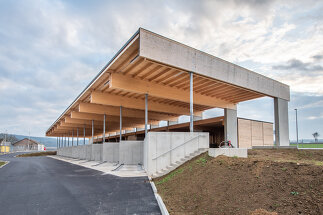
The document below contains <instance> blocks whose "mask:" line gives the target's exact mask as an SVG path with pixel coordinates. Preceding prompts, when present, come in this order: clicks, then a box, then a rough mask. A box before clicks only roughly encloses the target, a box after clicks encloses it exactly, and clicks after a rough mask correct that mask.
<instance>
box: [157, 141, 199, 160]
mask: <svg viewBox="0 0 323 215" xmlns="http://www.w3.org/2000/svg"><path fill="white" fill-rule="evenodd" d="M199 137H205V135H197V136H196V137H193V138H191V139H189V140H187V141H185V142H184V143H182V144H180V145H178V146H176V147H174V148H172V149H169V150H168V151H166V152H163V153H162V154H160V155H158V156H156V157H155V158H153V160H156V159H157V158H159V157H161V156H163V155H165V154H167V153H169V152H171V151H173V150H175V149H177V148H179V147H181V146H183V145H185V144H186V143H188V142H191V141H192V140H195V139H197V138H199Z"/></svg>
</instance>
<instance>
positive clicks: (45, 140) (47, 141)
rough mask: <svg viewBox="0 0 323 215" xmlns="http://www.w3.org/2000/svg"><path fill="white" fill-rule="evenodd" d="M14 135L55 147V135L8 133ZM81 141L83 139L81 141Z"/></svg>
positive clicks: (20, 138)
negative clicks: (34, 135) (38, 135)
mask: <svg viewBox="0 0 323 215" xmlns="http://www.w3.org/2000/svg"><path fill="white" fill-rule="evenodd" d="M10 135H13V136H15V137H16V138H17V139H18V140H22V139H24V138H30V139H32V140H35V141H37V142H39V143H41V144H44V145H45V146H46V147H55V148H56V137H33V136H30V137H29V136H25V135H19V134H10ZM81 142H82V143H83V139H82V141H81ZM85 143H86V144H87V139H86V140H85Z"/></svg>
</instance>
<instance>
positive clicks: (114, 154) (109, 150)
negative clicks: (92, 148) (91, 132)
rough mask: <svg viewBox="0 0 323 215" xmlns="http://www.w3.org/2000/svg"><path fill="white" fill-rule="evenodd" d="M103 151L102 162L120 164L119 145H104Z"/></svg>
mask: <svg viewBox="0 0 323 215" xmlns="http://www.w3.org/2000/svg"><path fill="white" fill-rule="evenodd" d="M102 151H103V153H102V161H106V162H110V163H117V162H119V143H104V144H103V150H102Z"/></svg>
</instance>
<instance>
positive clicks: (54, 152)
mask: <svg viewBox="0 0 323 215" xmlns="http://www.w3.org/2000/svg"><path fill="white" fill-rule="evenodd" d="M47 155H56V151H48V152H35V153H26V154H21V155H17V157H37V156H47Z"/></svg>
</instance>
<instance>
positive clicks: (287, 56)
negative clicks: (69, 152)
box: [0, 0, 323, 139]
mask: <svg viewBox="0 0 323 215" xmlns="http://www.w3.org/2000/svg"><path fill="white" fill-rule="evenodd" d="M296 2H297V3H296ZM322 11H323V1H311V0H306V1H294V0H292V1H286V0H284V1H260V0H259V1H257V0H251V1H238V0H237V1H227V0H226V1H224V0H223V1H194V0H192V1H188V0H183V1H173V0H170V1H152V0H147V1H49V0H48V1H46V0H30V1H29V0H24V1H10V0H8V1H4V0H0V99H1V100H0V132H4V131H7V132H9V133H16V134H28V133H29V131H30V134H31V135H34V136H44V135H45V131H46V130H47V128H48V127H49V126H50V125H51V124H52V123H53V122H54V121H55V120H56V119H57V117H58V116H59V115H60V114H61V113H62V112H63V111H64V110H65V109H66V108H67V106H68V105H69V104H70V103H71V102H72V101H73V100H74V99H75V98H76V96H77V95H78V94H79V93H80V92H81V91H82V90H83V89H84V88H85V86H86V85H87V84H88V83H89V82H90V80H92V78H93V77H94V76H95V75H96V74H97V73H98V72H99V71H100V70H101V69H102V68H103V66H104V65H105V64H106V63H107V62H108V61H109V60H110V59H111V57H112V56H113V55H114V54H115V53H116V52H117V51H118V50H119V49H120V48H121V47H122V46H123V44H124V43H125V42H126V41H127V40H128V39H129V38H130V37H131V36H132V35H133V34H134V33H135V32H136V31H137V29H138V28H139V27H143V28H146V29H148V30H151V31H153V32H156V33H158V34H161V35H163V36H166V37H169V38H171V39H174V40H177V41H179V42H182V43H185V44H187V45H189V46H192V47H194V48H197V49H199V50H202V51H205V52H207V53H210V54H212V55H215V56H217V57H220V58H223V59H225V60H228V61H230V62H233V63H236V64H238V65H240V66H243V67H245V68H248V69H251V70H253V71H255V72H258V73H260V74H263V75H266V76H269V77H271V78H274V79H276V80H278V81H281V82H283V83H286V84H288V85H290V88H291V101H290V103H289V121H290V138H291V139H295V133H296V132H295V113H294V108H298V109H299V131H300V132H299V136H300V139H302V138H312V133H314V132H315V131H318V132H319V133H320V134H321V136H323V13H322ZM218 113H219V111H216V110H214V111H208V112H207V113H206V114H205V116H213V115H216V114H218ZM238 116H241V117H246V118H252V119H258V120H265V121H271V122H273V120H274V119H273V118H274V117H273V100H272V99H271V98H264V99H258V100H254V101H249V102H244V103H241V104H239V106H238Z"/></svg>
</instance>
